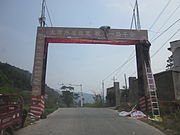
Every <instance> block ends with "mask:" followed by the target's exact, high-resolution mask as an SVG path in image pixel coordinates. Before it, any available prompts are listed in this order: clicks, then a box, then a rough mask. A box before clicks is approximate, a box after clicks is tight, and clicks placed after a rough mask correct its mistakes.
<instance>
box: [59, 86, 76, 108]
mask: <svg viewBox="0 0 180 135" xmlns="http://www.w3.org/2000/svg"><path fill="white" fill-rule="evenodd" d="M61 90H63V91H62V95H61V96H60V98H61V101H62V102H63V103H64V104H65V105H66V106H67V107H71V106H73V105H74V104H76V101H77V99H78V98H79V94H77V93H73V92H72V90H74V87H71V86H62V87H61Z"/></svg>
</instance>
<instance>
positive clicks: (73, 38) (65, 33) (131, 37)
mask: <svg viewBox="0 0 180 135" xmlns="http://www.w3.org/2000/svg"><path fill="white" fill-rule="evenodd" d="M48 43H76V44H105V45H107V44H108V45H135V46H136V60H137V71H138V72H137V73H138V84H139V85H138V87H139V93H138V95H139V97H142V96H145V95H146V93H147V92H146V91H147V83H146V80H147V78H146V73H145V68H144V66H145V64H144V63H145V62H146V61H147V60H148V61H150V58H149V47H150V43H149V42H148V33H147V30H127V29H110V28H109V27H103V28H102V27H101V28H99V29H98V28H64V27H38V28H37V36H36V47H35V56H34V66H33V73H32V105H31V113H33V115H35V116H37V117H40V116H41V114H42V113H43V112H44V105H45V103H44V101H45V99H44V95H45V78H46V65H47V54H48ZM145 50H148V51H146V53H144V52H145ZM146 55H148V57H146ZM145 57H146V58H145Z"/></svg>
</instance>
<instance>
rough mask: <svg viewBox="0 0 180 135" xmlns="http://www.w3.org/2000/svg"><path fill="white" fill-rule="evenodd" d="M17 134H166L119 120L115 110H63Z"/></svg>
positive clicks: (142, 125)
mask: <svg viewBox="0 0 180 135" xmlns="http://www.w3.org/2000/svg"><path fill="white" fill-rule="evenodd" d="M15 135H164V134H163V133H162V132H160V131H159V130H158V129H156V128H154V127H151V126H149V125H147V124H146V123H143V122H141V121H139V120H134V119H132V118H125V117H119V116H118V113H117V112H115V111H114V110H111V109H102V108H100V109H98V108H61V109H59V110H58V111H56V112H54V113H53V114H51V115H50V116H49V117H48V118H47V119H44V120H40V121H38V122H37V123H36V124H34V125H31V126H29V127H26V128H24V129H21V130H19V131H18V132H16V133H15Z"/></svg>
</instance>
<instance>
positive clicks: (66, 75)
mask: <svg viewBox="0 0 180 135" xmlns="http://www.w3.org/2000/svg"><path fill="white" fill-rule="evenodd" d="M46 1H47V5H48V8H49V12H50V15H51V19H52V22H53V26H54V27H95V28H99V27H100V26H103V25H109V26H111V28H119V29H129V28H130V23H131V18H132V5H134V3H135V1H134V0H126V1H125V0H90V1H88V0H61V1H60V0H46ZM168 1H169V0H139V1H138V2H139V10H140V20H141V26H142V29H147V30H149V28H150V26H151V25H152V23H153V22H154V20H155V19H156V17H157V16H158V15H159V13H160V12H161V11H162V9H163V8H164V6H165V5H166V4H167V2H168ZM41 2H42V1H41V0H0V61H2V62H7V63H9V64H12V65H14V66H18V67H20V68H23V69H26V70H29V71H30V72H32V67H33V60H34V48H35V38H36V27H37V26H38V25H39V23H38V17H39V16H40V12H41ZM178 6H180V0H171V1H170V4H169V5H168V7H167V9H166V10H165V11H164V13H163V14H162V16H160V18H159V20H158V21H157V23H156V24H155V25H154V27H153V28H152V29H151V31H149V39H150V41H151V39H152V37H153V36H154V34H155V32H158V29H159V28H160V27H161V26H162V25H163V24H164V23H165V22H167V23H166V25H165V26H164V27H163V29H161V31H160V32H163V31H164V30H165V29H166V28H168V27H169V26H170V25H171V24H172V23H173V22H175V21H176V20H178V19H179V18H180V9H179V8H178V9H177V10H176V12H175V13H174V14H173V15H172V17H170V15H171V13H172V12H173V11H174V9H175V8H177V7H178ZM168 18H170V19H169V20H167V19H168ZM47 24H48V26H50V23H49V19H48V17H47ZM179 28H180V23H179V22H178V23H176V24H175V25H174V26H173V27H172V28H171V29H169V30H168V31H167V32H166V33H164V35H162V36H161V37H160V38H158V39H157V40H156V41H154V42H152V46H151V54H153V53H154V52H155V51H156V50H157V49H158V48H160V47H161V46H162V45H163V44H164V43H165V42H166V41H167V40H168V39H169V38H170V37H171V36H172V35H173V34H174V33H175V31H176V30H177V29H179ZM178 39H180V32H178V33H177V34H176V35H175V36H174V37H173V38H172V39H171V40H169V41H168V42H167V43H166V44H165V46H164V47H163V48H162V49H161V50H160V52H159V53H158V54H157V55H155V56H154V57H153V58H152V68H153V71H154V72H155V73H157V72H160V71H163V70H165V66H166V60H167V58H168V56H169V55H170V54H171V53H170V52H168V50H167V48H168V47H169V42H170V41H173V40H178ZM133 50H134V46H110V45H109V46H103V45H78V44H71V45H68V44H50V45H49V54H48V67H47V79H46V83H47V84H48V85H49V86H51V87H53V88H59V87H60V85H59V84H58V83H65V84H70V83H72V84H80V83H82V84H83V90H84V91H85V92H90V93H92V92H96V93H98V92H101V81H102V80H103V79H104V78H106V76H108V75H109V74H110V73H111V72H113V71H114V70H115V69H116V68H118V67H119V66H121V65H122V64H123V63H124V62H125V61H126V60H127V58H128V57H129V55H130V54H131V53H132V52H133ZM135 71H136V62H135V59H134V60H133V61H132V62H131V63H129V64H127V65H126V66H125V67H123V68H122V69H121V70H118V72H117V73H115V74H113V75H112V76H110V77H109V78H107V79H106V80H105V86H106V87H110V86H111V85H112V79H113V77H114V76H116V78H117V81H120V85H121V87H122V85H124V79H123V77H124V73H126V74H127V77H129V76H131V75H136V74H134V73H135ZM77 89H79V88H77Z"/></svg>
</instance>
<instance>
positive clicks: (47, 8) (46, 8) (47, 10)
mask: <svg viewBox="0 0 180 135" xmlns="http://www.w3.org/2000/svg"><path fill="white" fill-rule="evenodd" d="M45 7H46V10H47V13H48V18H49V21H50V24H51V27H53V24H52V20H51V16H50V13H49V10H48V6H47V3H46V1H45Z"/></svg>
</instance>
